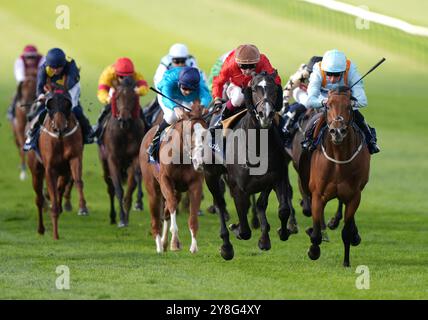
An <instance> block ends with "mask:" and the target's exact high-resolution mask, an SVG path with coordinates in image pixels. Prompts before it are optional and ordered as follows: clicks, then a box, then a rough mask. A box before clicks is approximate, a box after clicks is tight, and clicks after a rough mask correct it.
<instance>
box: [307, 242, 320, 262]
mask: <svg viewBox="0 0 428 320" xmlns="http://www.w3.org/2000/svg"><path fill="white" fill-rule="evenodd" d="M320 255H321V249H320V247H319V246H315V245H311V247H310V248H309V250H308V256H309V258H310V259H311V260H318V258H319V257H320Z"/></svg>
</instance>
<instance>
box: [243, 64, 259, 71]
mask: <svg viewBox="0 0 428 320" xmlns="http://www.w3.org/2000/svg"><path fill="white" fill-rule="evenodd" d="M239 68H240V69H243V70H249V69H255V68H256V64H255V63H251V64H239Z"/></svg>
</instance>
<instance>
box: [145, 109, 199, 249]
mask: <svg viewBox="0 0 428 320" xmlns="http://www.w3.org/2000/svg"><path fill="white" fill-rule="evenodd" d="M201 116H202V108H201V106H200V105H199V102H198V101H195V102H194V103H193V106H192V112H189V113H188V114H186V118H185V119H183V120H179V121H177V122H176V123H175V124H174V125H172V126H171V127H170V128H169V129H168V131H167V133H166V137H165V138H164V139H163V142H161V144H160V149H159V159H160V164H159V165H158V164H151V163H148V155H147V152H146V150H147V148H148V146H149V144H150V143H151V141H152V139H153V136H154V134H155V132H156V129H157V128H156V127H155V128H152V129H151V130H149V132H147V134H146V135H145V137H144V139H143V142H142V144H141V148H140V167H141V172H142V174H143V177H144V184H145V186H146V190H147V193H148V196H149V207H150V214H151V226H152V235H153V237H154V239H155V242H156V251H157V252H158V253H160V252H163V251H165V250H166V249H167V247H168V220H169V219H170V220H171V227H170V231H171V233H172V239H171V250H173V251H176V250H180V249H181V243H180V241H179V238H178V227H177V221H176V212H177V206H178V203H179V201H180V194H181V192H184V191H188V194H189V198H190V215H189V220H188V225H189V229H190V233H191V236H192V244H191V246H190V252H191V253H196V252H197V251H198V246H197V242H196V235H197V232H198V211H199V208H200V204H201V197H202V185H203V172H202V169H203V167H202V164H203V162H202V145H201V140H200V139H201V136H202V135H203V134H204V133H206V132H207V130H206V128H207V124H206V122H205V121H204V120H203V119H202V118H201ZM171 156H172V157H177V156H179V158H178V159H182V161H178V163H177V161H172V162H171V161H168V160H170V159H171ZM164 199H165V200H164ZM164 202H165V215H164V221H163V231H162V237H161V225H162V222H161V216H162V213H163V212H164V205H163V204H164Z"/></svg>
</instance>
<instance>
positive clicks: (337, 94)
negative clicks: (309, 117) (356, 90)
mask: <svg viewBox="0 0 428 320" xmlns="http://www.w3.org/2000/svg"><path fill="white" fill-rule="evenodd" d="M350 97H351V91H350V89H349V88H348V87H346V86H344V87H339V88H338V89H337V90H333V91H330V92H329V94H328V101H327V106H326V110H325V113H324V115H323V117H324V119H325V120H326V122H327V127H326V130H325V131H324V132H326V133H325V134H323V136H322V137H321V143H320V145H319V146H318V147H317V149H316V150H315V151H314V152H313V154H312V156H311V158H310V166H309V168H310V171H309V175H306V176H307V177H309V181H305V182H304V181H302V183H303V184H304V189H305V190H306V191H309V194H310V195H311V198H312V203H311V208H312V220H313V227H312V228H310V229H309V230H308V235H309V237H310V239H311V242H312V245H311V246H310V248H309V251H308V255H309V257H310V258H311V259H312V260H316V259H318V258H319V257H320V254H321V250H320V247H319V245H320V244H321V225H322V222H323V219H324V208H325V205H326V204H327V202H328V201H329V200H331V199H333V198H338V199H339V200H340V201H342V202H343V203H344V205H345V217H344V227H343V229H342V240H343V244H344V247H345V255H344V262H343V265H344V266H345V267H349V266H350V263H349V252H350V245H352V246H357V245H358V244H360V242H361V238H360V236H359V234H358V229H357V226H356V224H355V220H354V215H355V213H356V211H357V209H358V206H359V204H360V200H361V192H362V190H363V189H364V186H365V185H366V183H367V182H368V179H369V169H370V154H369V151H368V148H367V147H366V146H365V145H364V144H365V140H364V136H363V134H362V132H361V131H360V130H359V129H358V127H357V126H356V125H355V123H354V121H353V110H352V107H351V100H350ZM321 121H322V120H321ZM321 123H322V122H321ZM307 167H308V166H307Z"/></svg>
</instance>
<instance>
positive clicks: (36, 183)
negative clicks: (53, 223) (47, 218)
mask: <svg viewBox="0 0 428 320" xmlns="http://www.w3.org/2000/svg"><path fill="white" fill-rule="evenodd" d="M35 161H37V160H36V159H34V162H35ZM34 165H35V166H36V167H35V168H34V170H32V171H33V172H32V173H33V189H34V192H35V193H36V206H37V212H38V227H37V232H38V233H39V234H41V235H43V234H45V226H44V225H43V202H44V201H45V196H44V195H43V174H44V172H43V168H41V167H40V166H39V165H38V164H34Z"/></svg>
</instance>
